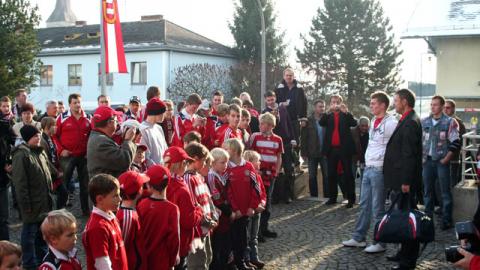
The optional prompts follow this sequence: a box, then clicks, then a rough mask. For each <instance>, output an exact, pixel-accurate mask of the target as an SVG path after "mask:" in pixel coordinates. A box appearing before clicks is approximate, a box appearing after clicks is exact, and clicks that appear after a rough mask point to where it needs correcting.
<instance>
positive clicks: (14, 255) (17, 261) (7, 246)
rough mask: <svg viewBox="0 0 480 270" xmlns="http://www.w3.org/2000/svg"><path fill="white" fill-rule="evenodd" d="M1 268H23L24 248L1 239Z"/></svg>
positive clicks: (16, 269)
mask: <svg viewBox="0 0 480 270" xmlns="http://www.w3.org/2000/svg"><path fill="white" fill-rule="evenodd" d="M0 269H1V270H4V269H5V270H7V269H8V270H22V269H23V268H22V248H20V246H19V245H17V244H15V243H12V242H9V241H5V240H2V241H0Z"/></svg>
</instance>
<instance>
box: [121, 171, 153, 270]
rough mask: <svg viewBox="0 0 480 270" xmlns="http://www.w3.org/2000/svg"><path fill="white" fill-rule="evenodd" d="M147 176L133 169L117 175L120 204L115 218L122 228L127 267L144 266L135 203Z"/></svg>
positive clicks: (142, 247) (136, 268)
mask: <svg viewBox="0 0 480 270" xmlns="http://www.w3.org/2000/svg"><path fill="white" fill-rule="evenodd" d="M148 180H149V178H148V176H146V175H145V174H141V173H138V172H134V171H127V172H124V173H122V174H121V175H120V176H119V177H118V181H119V182H120V196H121V197H122V204H121V205H120V209H118V211H117V219H118V222H119V223H120V228H121V229H122V237H123V242H124V243H125V251H126V252H127V259H128V269H131V270H138V269H148V268H146V262H145V261H144V259H145V246H144V243H143V241H142V237H141V229H140V227H141V226H140V220H139V218H138V213H137V210H135V205H136V204H137V202H138V200H139V199H140V197H141V196H142V193H143V184H145V183H147V182H148Z"/></svg>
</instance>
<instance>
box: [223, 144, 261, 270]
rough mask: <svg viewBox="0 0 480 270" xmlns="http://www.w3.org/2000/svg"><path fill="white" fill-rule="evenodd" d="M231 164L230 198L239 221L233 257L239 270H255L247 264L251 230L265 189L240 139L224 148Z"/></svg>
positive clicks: (234, 228)
mask: <svg viewBox="0 0 480 270" xmlns="http://www.w3.org/2000/svg"><path fill="white" fill-rule="evenodd" d="M223 148H224V149H225V150H227V151H228V154H229V155H230V160H229V162H228V168H227V172H226V173H227V177H228V180H227V181H228V182H227V197H228V201H229V202H230V205H231V207H232V211H233V212H235V220H234V221H233V223H232V226H231V232H232V243H233V255H234V258H235V265H236V266H237V269H239V270H244V269H249V270H250V269H254V268H253V267H251V266H248V265H246V264H245V252H246V250H247V227H248V222H249V219H250V217H252V216H253V215H254V214H255V209H257V208H258V207H259V206H260V205H261V197H260V196H261V192H262V191H261V188H260V185H259V183H258V179H257V173H256V170H255V168H254V167H253V165H252V163H250V162H248V161H245V159H243V158H242V154H243V149H244V146H243V143H242V141H240V139H228V140H226V141H225V143H224V144H223Z"/></svg>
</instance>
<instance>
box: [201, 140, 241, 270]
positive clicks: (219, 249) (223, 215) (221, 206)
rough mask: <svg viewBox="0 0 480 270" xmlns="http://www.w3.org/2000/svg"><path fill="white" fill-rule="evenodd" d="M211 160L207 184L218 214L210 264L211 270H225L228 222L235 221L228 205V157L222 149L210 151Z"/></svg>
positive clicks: (228, 241) (230, 247)
mask: <svg viewBox="0 0 480 270" xmlns="http://www.w3.org/2000/svg"><path fill="white" fill-rule="evenodd" d="M210 154H211V156H212V158H213V162H212V166H211V168H210V170H209V171H208V176H207V184H208V187H209V189H210V194H211V196H212V200H213V203H214V204H215V206H216V207H217V209H218V212H220V217H219V220H218V226H217V227H216V228H215V230H214V231H213V233H212V237H211V241H212V257H213V258H212V263H211V264H210V269H211V270H222V269H227V265H228V257H229V255H230V253H231V251H232V243H231V241H232V240H231V236H230V222H231V220H234V219H235V213H234V212H232V208H231V207H230V204H229V203H228V198H227V187H226V177H225V171H226V169H227V163H228V159H229V158H230V155H229V154H228V152H227V151H225V150H224V149H222V148H214V149H212V151H210Z"/></svg>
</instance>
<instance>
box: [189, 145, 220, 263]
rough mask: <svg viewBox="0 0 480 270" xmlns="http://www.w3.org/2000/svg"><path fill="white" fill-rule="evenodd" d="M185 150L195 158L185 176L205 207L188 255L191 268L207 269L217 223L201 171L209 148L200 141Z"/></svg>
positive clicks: (197, 198)
mask: <svg viewBox="0 0 480 270" xmlns="http://www.w3.org/2000/svg"><path fill="white" fill-rule="evenodd" d="M185 152H186V153H187V155H189V156H190V157H191V158H193V160H187V164H188V165H187V171H186V172H185V175H184V176H183V178H184V179H185V183H186V184H187V186H188V187H189V188H190V193H191V194H192V197H193V199H194V202H195V203H196V204H198V205H200V207H202V209H203V219H202V223H201V224H200V225H198V226H197V227H196V228H195V233H194V240H193V244H192V250H193V251H192V253H190V254H189V255H188V263H187V264H188V268H189V269H207V268H208V266H209V265H210V263H211V261H212V247H211V243H210V230H211V229H213V228H214V227H215V226H216V225H217V221H218V220H217V218H216V216H217V215H216V213H215V207H214V204H213V201H212V198H211V196H210V191H209V189H208V186H207V183H206V182H205V179H204V178H203V176H202V175H200V173H199V172H200V171H201V170H202V169H203V168H204V167H205V162H206V159H207V157H208V155H209V152H208V149H207V148H206V147H205V146H203V145H202V144H200V143H197V142H191V143H190V144H188V145H187V146H186V147H185Z"/></svg>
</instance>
